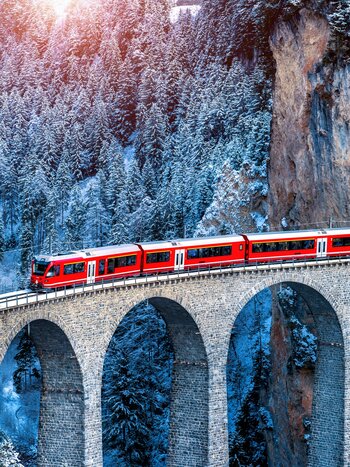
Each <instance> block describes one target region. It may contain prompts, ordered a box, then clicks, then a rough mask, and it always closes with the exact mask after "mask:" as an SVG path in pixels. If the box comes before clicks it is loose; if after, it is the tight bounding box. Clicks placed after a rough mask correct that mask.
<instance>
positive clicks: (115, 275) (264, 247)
mask: <svg viewBox="0 0 350 467" xmlns="http://www.w3.org/2000/svg"><path fill="white" fill-rule="evenodd" d="M349 255H350V228H349V229H328V230H298V231H294V232H266V233H257V234H241V235H226V236H222V237H205V238H193V239H183V240H172V241H162V242H149V243H135V244H130V245H117V246H108V247H101V248H90V249H86V250H81V251H73V252H70V253H64V254H57V255H52V256H46V255H39V256H36V257H35V258H34V259H33V261H32V275H31V284H30V286H31V288H32V289H34V290H47V289H55V288H59V287H64V286H72V285H80V284H92V283H95V282H100V281H108V280H111V279H119V278H124V277H129V276H139V275H142V274H156V273H162V272H171V271H181V270H191V269H198V268H208V267H225V266H231V265H242V264H251V263H266V262H274V261H290V260H298V259H303V260H306V259H315V258H325V257H333V256H349Z"/></svg>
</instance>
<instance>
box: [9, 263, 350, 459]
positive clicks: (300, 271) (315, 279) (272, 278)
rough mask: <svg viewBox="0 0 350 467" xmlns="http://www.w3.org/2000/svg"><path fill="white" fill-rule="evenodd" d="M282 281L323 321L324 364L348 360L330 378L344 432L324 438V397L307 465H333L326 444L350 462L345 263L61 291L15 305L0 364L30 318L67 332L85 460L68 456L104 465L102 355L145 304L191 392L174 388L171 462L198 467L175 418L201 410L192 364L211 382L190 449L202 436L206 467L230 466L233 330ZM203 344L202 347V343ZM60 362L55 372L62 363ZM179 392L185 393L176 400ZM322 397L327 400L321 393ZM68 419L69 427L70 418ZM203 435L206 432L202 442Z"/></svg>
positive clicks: (244, 270)
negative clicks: (156, 314) (249, 306)
mask: <svg viewBox="0 0 350 467" xmlns="http://www.w3.org/2000/svg"><path fill="white" fill-rule="evenodd" d="M280 283H285V284H289V285H292V287H293V288H296V289H297V291H298V292H299V293H301V294H302V295H303V294H304V295H305V294H307V301H308V303H309V302H310V303H309V305H310V306H311V308H312V309H313V310H314V312H315V313H316V314H318V315H319V326H320V329H323V331H324V332H325V334H324V336H323V335H322V340H324V343H325V345H324V346H321V348H322V349H323V348H324V356H322V357H321V358H322V359H323V360H322V361H324V362H327V361H328V360H329V354H328V353H327V352H328V351H329V352H331V355H332V358H333V357H334V355H335V353H337V352H339V353H341V352H342V354H343V356H344V358H343V357H340V358H339V357H337V359H338V361H339V362H340V361H341V360H342V361H343V367H342V368H343V370H344V371H343V376H339V375H340V373H341V372H342V370H341V371H340V373H339V371H338V372H337V373H336V375H335V377H334V378H335V386H336V389H335V390H336V392H337V394H338V395H339V400H340V401H341V404H342V406H343V407H344V416H343V418H341V413H340V411H338V412H335V415H334V419H333V420H337V427H338V428H337V430H335V431H333V432H331V433H327V432H325V427H326V425H325V418H324V416H323V414H322V410H323V409H324V405H325V404H327V403H328V402H327V399H326V398H324V399H322V400H324V402H322V403H320V404H319V405H318V406H316V410H315V428H314V434H315V443H314V446H313V447H312V450H314V453H313V452H312V450H311V455H310V465H312V466H316V465H317V466H329V465H334V463H332V464H330V463H329V457H328V458H327V455H326V454H327V452H328V450H329V445H330V442H331V443H332V444H335V445H336V446H337V449H339V450H340V451H341V452H343V461H342V462H343V464H344V465H348V464H349V462H350V440H349V439H348V437H347V436H345V437H344V432H345V433H347V432H349V422H350V410H349V409H350V404H349V393H348V388H349V387H350V385H349V381H350V379H349V368H350V367H349V348H350V347H349V336H350V313H349V311H350V310H349V300H350V294H349V290H350V289H349V285H350V276H349V261H345V262H344V261H343V262H341V261H339V262H334V264H333V263H332V264H329V263H324V264H321V265H320V264H319V263H317V264H313V263H302V264H301V265H283V266H282V265H281V266H278V267H276V268H271V267H267V268H265V269H264V268H260V269H259V268H239V269H233V270H223V271H211V272H201V274H193V275H190V274H187V273H184V274H179V275H178V276H177V275H176V276H170V277H166V276H164V277H159V278H153V280H150V279H148V282H146V280H144V281H141V282H139V283H138V282H137V281H134V283H133V282H132V281H126V283H125V284H123V283H120V284H119V285H114V286H111V287H106V288H103V289H102V288H97V287H95V288H93V287H90V288H88V287H87V288H86V289H85V290H84V291H78V292H76V293H75V294H72V295H67V296H66V297H65V296H63V294H62V296H60V295H59V294H49V295H48V297H47V299H45V300H43V301H38V302H36V303H28V304H23V305H20V304H19V305H18V304H16V305H14V306H12V307H8V308H6V309H5V310H2V311H1V313H0V359H1V360H2V357H3V355H4V354H5V352H6V350H7V348H8V346H9V345H10V342H11V340H12V339H13V338H14V337H15V335H16V334H17V333H18V332H19V330H20V329H21V328H22V327H23V326H24V325H25V324H27V323H28V322H30V321H36V320H43V319H47V320H48V321H53V322H55V324H57V325H58V326H59V327H60V328H61V329H62V332H64V334H65V336H67V341H66V343H67V342H68V343H69V344H70V346H71V348H72V352H74V354H75V356H74V355H73V354H71V356H72V360H74V358H75V359H76V362H77V365H78V363H79V367H80V371H81V375H82V376H81V379H80V381H82V385H81V386H79V389H80V390H81V391H82V394H83V410H82V413H83V415H82V417H83V432H84V443H83V444H84V447H83V451H84V454H83V462H81V460H80V455H79V456H77V457H76V458H74V459H73V458H72V459H71V461H70V462H69V463H70V465H72V466H75V465H76V466H78V465H82V464H83V465H86V466H94V467H95V466H102V434H101V381H102V371H103V362H104V357H105V353H106V349H107V348H108V345H109V342H110V339H111V337H112V335H113V333H114V331H115V329H116V327H117V326H118V323H119V322H120V321H121V320H122V319H123V317H124V316H125V314H126V313H128V312H129V311H130V310H131V309H132V308H133V307H134V306H135V305H136V304H138V303H140V302H142V301H145V300H149V301H150V302H151V303H152V304H153V305H154V306H155V307H156V308H157V309H158V310H159V311H160V312H161V314H162V315H163V316H164V319H165V321H166V322H167V325H168V327H169V332H170V334H172V339H174V342H175V346H177V347H178V349H179V350H178V355H177V359H178V363H179V371H178V376H177V378H178V381H180V382H182V383H183V384H184V385H185V386H186V387H185V393H183V392H182V391H183V389H184V386H181V387H180V386H179V388H178V390H175V389H174V396H173V397H174V401H175V402H174V414H172V415H173V417H174V423H173V428H172V429H173V435H172V436H173V440H174V443H173V447H172V448H171V449H172V450H170V454H169V455H170V458H169V465H170V466H171V465H179V464H180V465H188V466H190V465H198V463H196V462H197V461H198V458H197V460H195V457H194V458H193V461H191V457H189V456H188V451H187V449H188V446H185V443H186V442H185V439H186V438H182V435H181V432H180V431H179V429H178V428H177V422H176V421H175V420H176V419H177V417H178V420H182V417H183V412H182V411H183V410H185V408H184V406H183V405H181V401H182V399H181V398H184V397H191V398H192V401H191V402H192V403H195V399H194V395H193V393H191V390H190V389H189V388H188V384H190V382H191V381H189V380H188V379H186V375H184V374H183V368H184V366H185V362H187V364H188V363H190V365H189V366H190V367H191V366H192V367H193V368H195V370H194V372H196V371H197V370H198V369H200V372H201V376H200V379H201V381H202V382H204V383H203V386H202V387H203V388H204V387H205V384H207V404H206V410H203V411H202V412H200V417H201V419H200V423H201V426H202V427H203V426H204V427H205V429H201V430H200V436H199V438H198V439H197V440H195V439H194V438H193V439H192V440H191V446H190V450H191V452H193V453H194V452H195V451H196V449H197V448H195V446H202V445H203V443H204V442H205V441H204V439H205V440H206V442H207V445H206V449H207V451H206V452H205V454H204V457H206V461H205V463H204V457H203V458H202V459H203V461H201V462H203V464H201V465H208V466H217V467H221V466H226V465H228V436H227V397H226V362H227V353H228V345H229V340H230V335H231V329H232V325H233V323H234V321H235V319H236V317H237V315H238V313H239V312H240V311H241V310H242V308H243V307H244V305H245V304H246V303H247V302H248V301H249V299H250V298H252V297H253V296H254V295H256V294H257V293H258V292H259V291H261V290H263V289H264V288H266V287H271V286H273V285H276V284H280ZM330 310H332V311H330ZM333 310H334V311H333ZM332 316H333V317H335V318H336V319H335V318H334V319H333V321H334V322H336V321H339V325H338V328H337V326H335V328H334V333H333V334H331V333H330V331H329V330H328V331H327V329H328V328H327V326H326V324H327V322H328V321H329V319H330V318H331V317H332ZM18 323H20V324H18ZM194 323H195V324H194ZM181 328H183V330H182V329H181ZM336 328H337V329H336ZM327 332H328V334H327ZM321 334H322V333H321ZM341 335H342V336H343V337H342V336H341ZM41 338H42V337H41ZM184 339H185V342H187V343H190V342H191V344H192V345H193V342H197V344H196V345H195V346H194V348H196V349H197V350H196V351H194V350H193V349H192V348H190V347H191V345H190V344H188V345H187V344H185V345H184V344H183V342H184ZM201 341H202V344H203V345H201V344H200V342H201ZM38 342H39V344H38V345H39V346H40V345H43V344H41V343H40V337H39V336H38ZM327 344H329V345H327ZM333 344H336V345H333ZM68 347H69V346H68ZM186 349H187V353H186ZM335 349H336V350H335ZM334 351H335V352H334ZM183 352H185V355H184V353H183ZM205 357H206V358H205ZM186 359H187V360H186ZM57 365H59V362H58V361H57ZM72 371H73V370H72ZM327 371H328V370H327ZM321 373H322V372H321ZM193 374H194V373H193ZM328 374H329V373H328ZM322 378H323V376H322V374H321V375H320V379H319V384H320V391H321V392H322V391H323V389H324V384H325V381H324V379H322ZM339 378H340V380H339ZM182 383H181V384H182ZM175 386H176V383H175ZM342 387H344V392H345V396H344V395H343V393H342V391H343V390H342ZM186 391H187V392H186ZM205 391H206V389H203V395H204V392H205ZM175 394H178V395H179V396H178V399H176V397H177V396H176V395H175ZM186 394H187V396H186ZM191 394H192V395H191ZM323 394H325V392H324V391H323ZM188 395H190V396H188ZM201 397H202V396H201ZM316 397H321V395H320V396H319V395H318V394H316ZM322 397H323V396H322ZM176 400H177V402H176ZM176 404H177V405H176ZM322 404H323V405H322ZM341 404H340V406H341ZM317 407H319V408H320V411H319V412H317ZM332 410H333V409H332ZM334 410H335V408H334ZM175 412H176V413H175ZM205 412H206V413H205ZM68 418H69V420H71V417H68ZM343 422H344V424H343ZM342 424H343V426H341V425H342ZM77 431H78V429H77ZM318 431H319V433H318V434H317V432H318ZM204 432H206V433H205V435H204ZM198 440H200V441H198ZM330 440H331V441H330ZM181 443H183V444H181ZM196 443H197V444H196ZM177 446H178V447H179V446H181V448H180V447H179V448H177ZM172 456H173V457H172ZM175 459H176V460H175ZM318 460H320V461H318ZM39 465H53V464H48V463H46V461H44V460H43V461H42V462H41V463H39ZM339 465H340V464H339Z"/></svg>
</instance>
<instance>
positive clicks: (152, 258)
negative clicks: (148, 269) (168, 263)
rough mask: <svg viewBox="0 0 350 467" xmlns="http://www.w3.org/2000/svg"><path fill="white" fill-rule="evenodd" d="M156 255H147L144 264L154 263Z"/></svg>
mask: <svg viewBox="0 0 350 467" xmlns="http://www.w3.org/2000/svg"><path fill="white" fill-rule="evenodd" d="M156 262H157V253H147V257H146V263H156Z"/></svg>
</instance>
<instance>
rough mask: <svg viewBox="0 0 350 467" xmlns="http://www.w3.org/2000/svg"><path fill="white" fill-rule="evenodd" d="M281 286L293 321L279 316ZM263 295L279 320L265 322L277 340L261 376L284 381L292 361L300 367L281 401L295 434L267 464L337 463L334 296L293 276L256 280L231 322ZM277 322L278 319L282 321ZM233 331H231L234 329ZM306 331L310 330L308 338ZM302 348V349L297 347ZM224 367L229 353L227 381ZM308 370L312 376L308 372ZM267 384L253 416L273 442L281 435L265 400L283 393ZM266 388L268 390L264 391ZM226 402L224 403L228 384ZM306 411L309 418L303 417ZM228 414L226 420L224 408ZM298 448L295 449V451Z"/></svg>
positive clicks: (339, 401) (339, 374) (339, 379)
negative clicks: (289, 348)
mask: <svg viewBox="0 0 350 467" xmlns="http://www.w3.org/2000/svg"><path fill="white" fill-rule="evenodd" d="M286 288H289V290H290V289H291V290H293V291H294V292H295V293H296V297H297V298H296V299H295V318H293V319H292V318H291V316H288V317H286V316H285V317H283V310H282V311H281V305H280V303H279V300H280V298H279V294H280V292H281V290H285V289H286ZM267 291H268V292H267ZM264 293H265V295H266V293H269V294H270V300H271V310H272V312H271V317H272V318H273V320H276V319H279V320H281V322H280V323H279V324H276V321H272V322H271V325H270V330H269V332H270V337H271V341H272V340H273V339H277V341H276V342H278V339H280V342H279V344H278V345H277V347H276V342H274V343H271V342H269V352H270V355H269V358H270V364H271V365H272V368H271V367H270V368H269V369H268V374H267V376H266V377H267V378H270V377H271V378H272V377H276V374H278V378H281V380H283V378H286V379H287V378H288V375H289V376H290V377H291V378H295V366H296V365H300V368H299V369H298V371H299V370H300V372H301V373H303V374H302V375H301V376H300V375H299V376H300V377H298V378H297V381H296V382H295V383H294V386H293V389H294V390H295V393H296V394H295V398H294V401H292V402H290V401H284V402H285V403H286V404H287V406H286V409H285V418H286V419H288V420H289V423H290V425H291V427H292V430H294V432H293V435H294V436H295V440H296V442H295V443H294V441H293V443H292V444H291V446H290V450H289V452H288V450H286V451H285V452H283V455H284V456H286V457H284V458H283V459H282V460H281V459H280V460H279V459H276V458H273V459H272V460H271V459H270V462H272V463H273V464H274V465H275V464H276V465H278V463H279V462H280V463H281V465H286V463H287V464H289V465H296V464H295V462H297V465H310V466H326V465H334V466H341V465H343V460H344V452H343V451H344V409H345V405H344V400H345V399H344V395H345V367H344V343H343V333H342V329H341V324H340V321H339V319H338V315H337V311H340V310H336V306H335V305H333V304H335V303H336V302H335V301H334V299H333V298H332V297H330V296H328V294H327V293H324V292H323V291H322V290H321V288H319V287H317V285H315V284H305V283H302V282H297V281H295V280H294V278H293V280H290V281H286V282H281V283H278V284H276V283H273V282H271V283H265V284H264V283H261V284H260V285H259V287H258V289H257V288H255V289H254V290H251V291H250V292H248V294H247V295H246V297H245V299H244V303H245V304H246V305H245V306H244V307H243V308H242V309H241V311H240V312H239V315H236V319H235V325H236V323H237V322H239V316H240V315H241V314H242V313H243V312H244V311H245V310H246V309H247V307H249V306H250V307H252V303H253V302H254V300H256V297H259V295H261V294H264ZM278 307H280V309H279V310H277V308H278ZM274 310H275V311H274ZM276 310H277V312H276ZM237 311H238V310H237ZM276 316H277V318H276ZM287 318H288V319H287ZM283 320H284V322H283V323H282V321H283ZM281 323H282V324H281ZM281 325H284V326H287V327H288V330H286V331H285V332H284V331H283V329H282V331H281ZM233 329H235V327H234V328H233ZM235 332H236V333H237V329H236V330H234V331H233V334H234V333H235ZM308 332H310V335H309V337H308ZM298 333H299V334H298ZM233 334H232V335H231V343H230V351H231V352H232V340H233V339H235V337H234V336H233ZM288 335H289V338H290V339H295V342H294V344H293V345H295V349H297V348H298V346H299V349H301V351H300V353H299V354H298V353H295V352H294V350H295V349H294V350H293V352H294V353H293V354H292V353H291V354H289V355H288V354H287V352H285V351H284V350H285V349H284V343H283V342H284V341H286V340H287V339H288ZM298 335H299V338H300V341H299V342H298V341H297V340H296V339H297V336H298ZM312 335H315V336H316V338H317V341H316V342H317V350H316V351H315V353H316V361H315V363H314V366H313V369H312V371H311V370H310V368H311V367H312V363H310V361H311V360H312V356H310V355H311V354H312V349H311V352H310V354H307V352H308V351H309V350H310V348H309V349H308V348H307V347H308V346H311V347H313V343H312V341H313V337H312ZM278 346H280V347H278ZM304 346H305V348H303V347H304ZM276 349H277V350H276ZM303 352H304V356H305V355H306V357H305V358H306V363H305V362H304V363H303V362H301V363H300V358H301V359H302V358H303ZM271 354H272V355H271ZM283 358H285V359H286V360H285V364H284V365H280V367H279V368H277V369H276V367H277V366H278V365H276V362H277V361H278V359H280V360H283ZM298 358H299V360H298ZM231 359H232V355H231ZM308 359H310V361H307V360H308ZM229 365H230V353H229V357H228V365H227V378H228V384H229V381H230V376H231V377H232V374H231V375H230V371H229ZM303 365H304V367H303ZM293 367H294V369H293ZM301 368H304V369H301ZM309 370H310V371H309ZM293 371H294V373H293ZM308 371H309V373H308ZM311 374H312V378H311V376H310V375H311ZM270 375H271V376H270ZM231 379H232V378H231ZM235 384H236V383H235ZM269 384H270V385H271V387H272V385H273V383H272V382H269V383H268V384H267V385H266V386H265V388H263V389H262V392H264V391H265V392H266V393H267V394H265V395H264V394H263V398H264V397H265V402H266V408H267V411H266V412H265V411H264V408H263V409H262V410H261V411H260V412H259V414H258V416H257V418H258V419H259V420H258V423H260V427H261V426H263V428H264V430H265V431H264V430H262V432H263V436H264V438H265V439H264V442H266V441H267V442H271V443H272V442H273V438H274V439H275V440H276V439H280V438H281V437H282V436H283V430H282V429H281V425H280V426H279V425H278V422H277V424H276V425H275V424H274V422H275V420H276V418H277V415H276V404H275V405H274V404H273V402H271V400H272V398H273V397H274V398H276V397H278V398H280V399H282V400H283V397H284V396H285V394H283V393H282V391H281V384H280V386H279V388H278V384H276V387H277V388H278V390H279V393H278V391H277V390H276V388H275V389H274V390H271V387H269ZM283 384H285V383H283ZM304 385H305V387H304ZM284 387H285V388H286V389H285V391H287V387H286V385H285V386H284ZM270 390H271V392H270V393H268V391H270ZM295 400H298V402H300V407H301V409H300V410H299V411H298V410H294V409H295V407H294V406H293V403H295ZM228 401H229V404H230V388H229V387H228ZM293 410H294V412H293ZM308 411H309V413H310V417H308V416H305V414H307V412H308ZM228 413H229V418H230V408H229V410H228ZM282 425H283V424H282ZM229 426H230V420H229ZM274 429H277V430H279V432H278V433H277V435H276V433H273V430H274ZM301 437H302V439H301ZM298 442H300V444H299V446H300V445H302V443H304V448H303V449H304V452H305V453H306V456H305V458H304V459H303V463H302V462H301V460H300V457H299V458H297V457H295V458H293V456H294V455H296V454H295V453H296V452H297V451H298V449H297V444H298ZM280 444H281V443H280ZM230 446H231V441H230ZM276 452H277V451H273V449H272V450H271V451H270V452H268V455H270V454H271V453H274V454H276ZM300 452H301V451H300V450H299V454H300ZM231 454H232V453H231ZM272 455H273V454H272ZM288 456H290V457H288ZM235 462H236V460H235V459H233V458H232V457H230V465H236V464H235ZM293 462H294V464H293Z"/></svg>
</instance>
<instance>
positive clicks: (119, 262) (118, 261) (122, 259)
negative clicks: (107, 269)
mask: <svg viewBox="0 0 350 467" xmlns="http://www.w3.org/2000/svg"><path fill="white" fill-rule="evenodd" d="M135 264H136V255H130V256H119V257H118V258H114V267H115V268H125V267H127V266H134V265H135Z"/></svg>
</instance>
